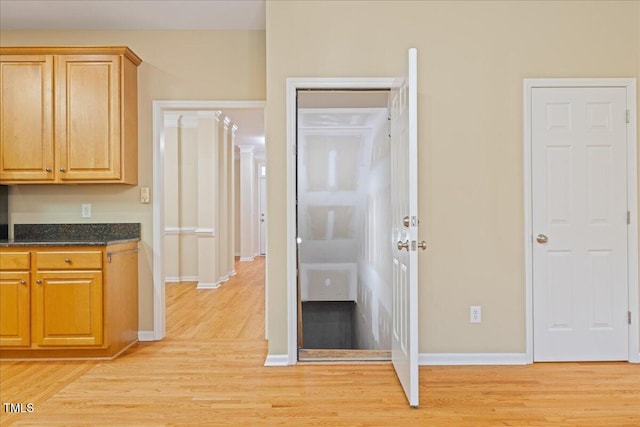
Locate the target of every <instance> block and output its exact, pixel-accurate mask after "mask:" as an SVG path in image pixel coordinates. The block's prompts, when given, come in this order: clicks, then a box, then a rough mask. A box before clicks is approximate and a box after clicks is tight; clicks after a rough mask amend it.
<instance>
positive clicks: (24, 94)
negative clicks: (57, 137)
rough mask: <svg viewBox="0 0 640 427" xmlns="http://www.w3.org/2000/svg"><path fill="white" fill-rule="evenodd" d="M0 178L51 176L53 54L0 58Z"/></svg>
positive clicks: (14, 178) (22, 178) (41, 178)
mask: <svg viewBox="0 0 640 427" xmlns="http://www.w3.org/2000/svg"><path fill="white" fill-rule="evenodd" d="M0 82H1V83H0V179H2V180H18V181H22V180H23V181H32V180H38V181H45V180H53V178H54V174H53V166H54V165H53V99H52V96H51V94H52V90H51V86H52V84H53V56H50V55H49V56H46V55H27V56H23V55H19V56H12V55H4V56H2V57H1V58H0Z"/></svg>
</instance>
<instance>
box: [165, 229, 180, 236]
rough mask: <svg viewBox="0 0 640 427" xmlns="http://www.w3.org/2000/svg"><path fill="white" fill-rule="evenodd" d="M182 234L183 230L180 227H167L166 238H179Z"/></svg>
mask: <svg viewBox="0 0 640 427" xmlns="http://www.w3.org/2000/svg"><path fill="white" fill-rule="evenodd" d="M180 234H182V229H181V228H180V227H165V228H164V235H165V236H179V235H180Z"/></svg>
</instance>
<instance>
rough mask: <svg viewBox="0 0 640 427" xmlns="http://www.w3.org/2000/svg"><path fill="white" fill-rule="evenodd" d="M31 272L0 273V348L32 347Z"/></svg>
mask: <svg viewBox="0 0 640 427" xmlns="http://www.w3.org/2000/svg"><path fill="white" fill-rule="evenodd" d="M29 315H30V312H29V272H27V271H16V272H5V271H2V272H0V347H24V346H29V345H30V342H31V341H30V334H29V330H30V328H29V325H30V323H31V322H30V319H29Z"/></svg>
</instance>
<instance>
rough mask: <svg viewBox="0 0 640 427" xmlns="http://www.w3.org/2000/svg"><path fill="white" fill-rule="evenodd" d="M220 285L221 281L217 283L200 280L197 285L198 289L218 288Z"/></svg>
mask: <svg viewBox="0 0 640 427" xmlns="http://www.w3.org/2000/svg"><path fill="white" fill-rule="evenodd" d="M219 287H220V282H217V283H203V282H198V286H196V289H218V288H219Z"/></svg>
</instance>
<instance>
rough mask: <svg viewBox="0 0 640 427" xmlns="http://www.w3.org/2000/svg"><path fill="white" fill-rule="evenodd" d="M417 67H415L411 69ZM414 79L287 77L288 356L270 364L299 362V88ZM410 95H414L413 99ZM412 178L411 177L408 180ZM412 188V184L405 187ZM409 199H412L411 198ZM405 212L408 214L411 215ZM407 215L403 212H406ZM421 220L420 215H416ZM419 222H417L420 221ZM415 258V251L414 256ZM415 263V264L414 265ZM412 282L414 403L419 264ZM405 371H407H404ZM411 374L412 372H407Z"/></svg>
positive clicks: (413, 400) (409, 362)
mask: <svg viewBox="0 0 640 427" xmlns="http://www.w3.org/2000/svg"><path fill="white" fill-rule="evenodd" d="M409 52H410V53H409V56H410V58H412V59H411V60H410V63H413V64H414V65H415V64H417V61H416V59H417V53H416V51H415V49H411V50H410V51H409ZM411 70H413V71H411ZM411 80H413V81H414V84H413V85H410V86H411V87H413V88H416V85H415V82H416V81H417V70H416V68H415V66H414V67H412V68H411V69H410V73H409V76H408V77H407V78H303V77H300V78H298V77H296V78H288V79H287V104H286V105H287V236H286V238H287V240H286V242H287V323H288V331H287V358H286V359H287V360H286V362H284V360H283V359H282V358H280V356H279V355H268V356H267V361H266V363H265V364H266V365H269V366H276V365H283V364H288V365H294V364H297V362H298V354H297V353H298V351H297V350H298V349H297V336H298V321H297V316H298V312H297V301H298V295H297V286H296V285H297V268H296V267H297V247H296V237H297V236H296V186H295V182H296V160H297V158H296V134H297V122H296V113H297V102H296V96H297V91H298V89H345V90H349V89H391V90H393V89H395V88H400V87H401V86H402V85H405V84H406V83H407V81H411ZM409 98H410V99H409ZM409 98H407V101H411V102H412V105H413V106H414V108H413V109H411V111H409V112H408V117H410V118H411V119H412V122H413V127H411V126H410V127H409V132H407V134H408V135H409V134H410V136H411V138H412V139H413V141H414V142H415V143H416V145H415V147H414V149H413V151H412V152H408V153H409V158H410V159H412V161H414V162H415V164H414V166H413V172H410V174H412V175H410V176H413V177H414V178H415V189H414V191H415V194H416V198H415V200H414V203H413V205H412V207H410V209H413V211H414V212H415V213H414V216H416V218H417V155H416V154H417V110H416V109H415V106H416V105H417V92H415V89H414V92H413V95H411V96H410V97H409ZM407 182H408V181H407ZM404 190H405V191H409V189H408V188H405V189H404ZM407 200H409V199H408V198H407ZM407 214H410V212H407ZM407 214H404V215H407ZM404 215H403V216H404ZM416 223H417V219H416ZM416 226H417V224H416ZM409 237H410V240H411V242H416V244H417V228H416V227H411V228H410V232H409ZM410 258H414V264H416V267H417V262H415V258H416V256H415V251H413V256H412V257H410ZM409 262H411V261H409ZM412 267H413V266H412ZM407 271H408V272H409V277H410V278H412V279H410V281H411V283H412V286H409V292H408V293H407V296H408V297H409V298H408V300H407V305H406V306H405V307H404V308H406V309H409V310H411V311H412V315H410V316H407V318H406V320H407V321H408V324H409V325H410V326H411V328H409V327H407V328H406V334H407V335H406V336H407V344H406V345H405V348H407V352H406V354H407V358H406V360H405V363H404V367H403V368H401V369H400V370H401V373H400V374H399V376H400V375H401V376H403V377H404V378H407V377H408V376H409V377H411V378H408V381H406V382H407V383H408V385H409V390H410V392H409V393H407V398H408V400H409V403H410V405H412V406H417V405H418V330H417V325H418V297H417V285H418V283H417V282H418V281H417V276H418V272H417V268H411V269H409V270H407ZM400 359H401V358H400V357H398V358H397V361H398V364H399V365H402V364H403V362H402V361H401V360H400ZM402 372H404V373H402ZM407 374H408V375H407Z"/></svg>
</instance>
